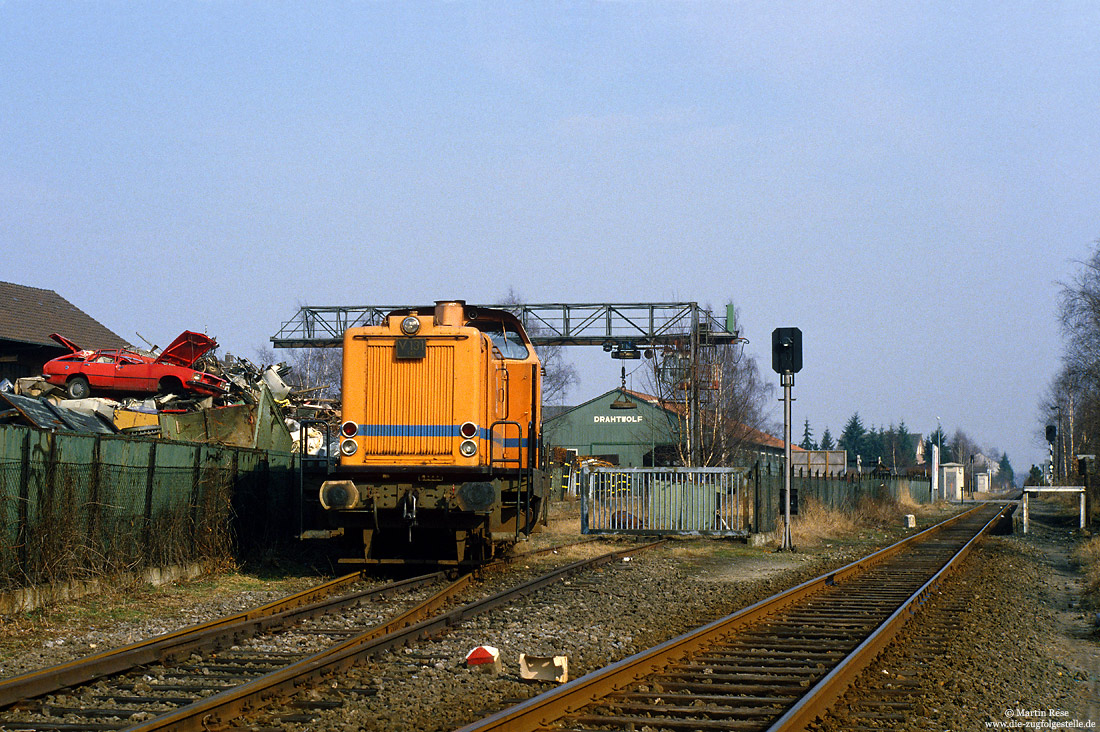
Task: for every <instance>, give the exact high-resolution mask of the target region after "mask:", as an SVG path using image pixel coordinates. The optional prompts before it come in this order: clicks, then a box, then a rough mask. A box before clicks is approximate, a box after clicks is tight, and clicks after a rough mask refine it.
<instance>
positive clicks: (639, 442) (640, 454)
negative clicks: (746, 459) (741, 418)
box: [543, 388, 783, 468]
mask: <svg viewBox="0 0 1100 732" xmlns="http://www.w3.org/2000/svg"><path fill="white" fill-rule="evenodd" d="M631 405H632V406H631ZM547 411H548V412H549V411H550V410H549V409H548V410H547ZM682 419H683V417H682V414H681V413H680V412H679V411H678V410H677V409H676V408H675V406H672V407H668V406H665V405H664V404H662V403H661V400H660V399H658V398H657V397H654V396H651V395H648V394H642V393H640V392H636V391H631V390H629V389H623V388H618V389H612V390H611V391H609V392H607V393H606V394H601V395H600V396H598V397H596V398H595V399H591V400H589V401H587V402H585V403H584V404H580V405H578V406H576V407H567V408H565V409H564V411H560V412H558V413H557V414H553V415H552V416H544V419H543V437H544V439H545V440H546V444H547V445H548V446H549V447H551V448H562V449H565V450H570V451H576V453H577V454H578V455H581V456H592V457H597V458H600V459H602V460H606V461H607V462H609V463H611V464H612V465H617V466H619V467H623V468H643V467H645V468H648V467H666V466H672V465H677V464H678V463H679V451H678V449H677V445H678V443H679V434H680V430H681V428H682ZM745 429H746V430H747V431H748V433H749V434H750V435H751V442H753V443H754V444H755V447H756V450H757V451H758V452H761V453H766V454H767V455H769V456H782V455H783V441H782V440H780V439H778V438H776V437H773V436H771V435H769V434H767V433H764V432H760V431H758V430H753V429H751V428H748V427H746V428H745Z"/></svg>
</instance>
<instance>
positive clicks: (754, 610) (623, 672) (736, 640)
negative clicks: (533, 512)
mask: <svg viewBox="0 0 1100 732" xmlns="http://www.w3.org/2000/svg"><path fill="white" fill-rule="evenodd" d="M1010 510H1011V506H1009V505H1008V504H998V505H982V506H978V507H976V508H974V509H972V510H970V511H967V512H966V513H963V514H960V515H958V516H955V517H953V518H952V519H949V520H948V521H945V522H943V523H941V524H938V525H937V526H934V527H932V528H930V529H928V530H926V531H923V532H921V533H920V534H916V535H914V536H912V537H910V538H908V539H906V540H905V541H902V542H899V543H897V544H895V545H893V546H890V547H887V548H885V549H882V550H881V551H878V552H875V553H874V554H872V555H870V556H868V557H865V558H864V559H861V560H859V561H857V562H854V563H852V564H849V565H848V566H846V567H843V568H841V569H838V570H836V571H833V572H829V573H827V574H825V575H823V576H821V577H819V578H817V579H814V580H810V581H809V582H805V583H803V584H801V585H799V586H797V587H794V588H791V589H789V590H787V591H785V592H782V593H780V594H778V595H775V596H773V597H771V598H768V599H766V600H764V601H762V602H759V603H757V604H755V605H753V606H751V607H748V608H745V609H744V610H741V611H739V612H737V613H734V614H732V615H730V616H727V617H725V618H722V619H720V620H718V621H715V622H713V623H710V624H708V625H706V626H704V627H702V628H700V629H698V630H696V631H692V632H690V633H687V634H685V635H682V636H680V637H678V638H675V639H673V640H670V641H667V642H665V643H662V644H660V645H658V646H656V647H654V648H652V649H649V650H648V651H644V652H642V653H638V654H635V655H634V656H631V657H629V658H626V659H624V660H622V661H620V662H618V663H615V664H612V665H611V666H608V667H606V668H605V669H602V670H600V671H596V672H593V673H591V674H588V675H587V676H584V677H582V678H580V679H577V680H575V681H573V682H570V683H568V684H565V685H563V686H561V687H559V688H557V689H555V690H553V691H550V692H547V693H545V694H542V695H540V696H537V697H534V698H533V699H530V700H528V701H526V702H523V703H521V704H518V705H516V706H514V707H512V708H510V709H506V710H503V711H501V712H498V713H496V714H493V715H491V716H489V717H487V718H486V719H484V720H482V721H480V722H477V723H474V724H471V725H467V726H466V727H463V728H462V729H461V731H460V732H488V731H489V730H494V731H495V730H500V731H504V730H507V731H508V732H523V731H526V730H547V729H555V730H556V729H563V730H570V731H571V732H583V731H587V730H607V729H638V730H642V729H645V730H650V731H652V732H665V731H670V732H673V731H676V732H678V731H683V730H745V731H753V730H768V731H769V732H786V731H788V730H801V729H805V728H806V726H807V725H808V724H810V723H811V722H812V721H813V720H815V719H816V718H818V717H819V716H821V715H822V714H823V713H824V712H825V711H826V710H827V709H828V708H829V706H830V705H831V704H832V703H833V701H834V700H835V699H836V698H837V697H838V696H839V695H840V694H842V693H843V692H844V691H845V690H846V689H847V688H848V686H849V685H850V684H851V683H852V682H853V681H854V680H855V679H856V678H857V676H858V675H859V673H860V671H861V670H862V669H863V668H865V667H866V666H867V664H869V663H870V662H871V661H872V660H873V659H874V658H875V657H876V656H877V655H878V654H879V653H880V652H881V650H882V649H883V648H885V646H886V645H887V644H888V643H889V642H890V640H891V639H892V638H893V637H894V635H895V634H896V633H897V632H898V631H899V630H900V629H901V627H902V626H903V625H904V623H905V622H906V621H907V620H908V618H909V617H911V615H912V614H913V613H915V612H917V610H918V609H919V608H920V606H921V604H922V603H924V602H925V601H926V600H927V598H928V597H929V596H930V594H931V593H933V592H935V591H936V589H937V588H938V586H939V585H940V583H941V582H942V581H943V580H944V578H945V577H946V576H947V574H948V573H950V572H951V571H953V570H954V569H955V568H956V567H957V566H958V565H959V563H960V562H961V560H962V558H963V557H965V555H966V554H967V553H968V552H969V551H970V549H971V548H972V547H973V546H974V543H975V542H976V541H977V540H978V539H979V538H980V537H981V535H982V534H983V533H985V532H986V531H988V530H990V529H991V528H992V527H994V526H995V525H997V524H998V522H999V521H1000V520H1001V519H1002V518H1003V516H1004V515H1005V514H1007V512H1008V511H1010Z"/></svg>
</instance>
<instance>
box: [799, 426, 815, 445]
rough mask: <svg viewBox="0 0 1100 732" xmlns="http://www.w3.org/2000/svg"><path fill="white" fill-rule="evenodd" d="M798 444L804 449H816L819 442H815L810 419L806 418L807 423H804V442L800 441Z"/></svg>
mask: <svg viewBox="0 0 1100 732" xmlns="http://www.w3.org/2000/svg"><path fill="white" fill-rule="evenodd" d="M798 446H799V447H801V448H802V449H803V450H816V449H817V443H816V442H814V434H813V432H812V431H811V430H810V420H808V419H807V420H806V423H805V424H803V425H802V442H800V443H798Z"/></svg>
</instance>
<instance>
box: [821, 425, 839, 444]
mask: <svg viewBox="0 0 1100 732" xmlns="http://www.w3.org/2000/svg"><path fill="white" fill-rule="evenodd" d="M835 447H836V445H835V444H834V443H833V433H832V432H829V428H828V427H826V428H825V431H824V432H822V433H821V444H819V445H818V449H819V450H832V449H833V448H835Z"/></svg>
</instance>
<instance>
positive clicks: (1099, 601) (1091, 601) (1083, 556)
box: [1072, 536, 1100, 608]
mask: <svg viewBox="0 0 1100 732" xmlns="http://www.w3.org/2000/svg"><path fill="white" fill-rule="evenodd" d="M1072 559H1073V562H1074V564H1076V565H1077V566H1078V567H1080V568H1081V572H1082V573H1083V574H1084V575H1085V591H1084V598H1083V600H1084V602H1085V604H1086V605H1087V606H1088V607H1090V608H1097V607H1100V536H1094V537H1093V538H1091V539H1089V540H1088V541H1084V542H1081V543H1080V544H1078V545H1077V548H1076V549H1074V550H1073V555H1072Z"/></svg>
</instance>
